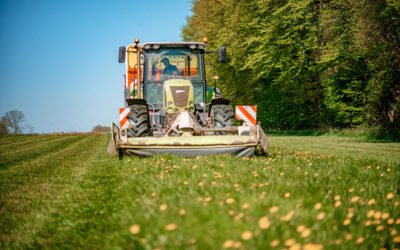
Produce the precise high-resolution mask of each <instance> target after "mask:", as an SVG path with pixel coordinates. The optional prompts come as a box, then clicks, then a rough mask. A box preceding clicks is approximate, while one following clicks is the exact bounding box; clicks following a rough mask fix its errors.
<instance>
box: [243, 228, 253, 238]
mask: <svg viewBox="0 0 400 250" xmlns="http://www.w3.org/2000/svg"><path fill="white" fill-rule="evenodd" d="M240 237H241V238H242V240H250V239H251V238H252V237H253V233H252V232H251V231H248V230H247V231H244V232H243V233H242V235H241V236H240Z"/></svg>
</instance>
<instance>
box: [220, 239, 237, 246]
mask: <svg viewBox="0 0 400 250" xmlns="http://www.w3.org/2000/svg"><path fill="white" fill-rule="evenodd" d="M234 243H235V242H234V241H233V240H226V241H225V242H224V244H222V247H223V248H231V247H233V244H234Z"/></svg>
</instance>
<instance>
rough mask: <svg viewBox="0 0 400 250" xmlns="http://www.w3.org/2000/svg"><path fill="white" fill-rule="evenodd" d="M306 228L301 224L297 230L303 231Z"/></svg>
mask: <svg viewBox="0 0 400 250" xmlns="http://www.w3.org/2000/svg"><path fill="white" fill-rule="evenodd" d="M304 229H306V227H305V226H304V225H299V226H297V228H296V231H297V232H299V233H301V232H303V231H304Z"/></svg>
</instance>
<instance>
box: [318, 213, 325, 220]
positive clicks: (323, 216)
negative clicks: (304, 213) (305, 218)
mask: <svg viewBox="0 0 400 250" xmlns="http://www.w3.org/2000/svg"><path fill="white" fill-rule="evenodd" d="M324 218H325V213H324V212H320V213H319V214H318V216H317V220H322V219H324Z"/></svg>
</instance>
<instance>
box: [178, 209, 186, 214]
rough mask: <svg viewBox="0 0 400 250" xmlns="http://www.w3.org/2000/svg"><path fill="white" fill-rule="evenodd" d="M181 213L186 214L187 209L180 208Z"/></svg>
mask: <svg viewBox="0 0 400 250" xmlns="http://www.w3.org/2000/svg"><path fill="white" fill-rule="evenodd" d="M179 214H180V215H182V216H183V215H185V214H186V211H185V209H183V208H181V209H179Z"/></svg>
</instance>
